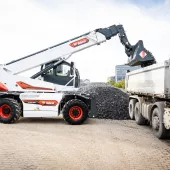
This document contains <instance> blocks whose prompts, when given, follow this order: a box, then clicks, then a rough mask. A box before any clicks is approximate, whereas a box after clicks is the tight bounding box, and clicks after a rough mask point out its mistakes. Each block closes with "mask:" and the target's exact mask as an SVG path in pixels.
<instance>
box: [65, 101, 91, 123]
mask: <svg viewBox="0 0 170 170" xmlns="http://www.w3.org/2000/svg"><path fill="white" fill-rule="evenodd" d="M73 111H74V112H73ZM62 113H63V118H64V120H65V121H66V122H67V123H68V124H71V125H80V124H83V123H84V122H85V121H86V120H87V118H88V108H87V105H86V104H85V103H84V102H83V101H81V100H78V99H72V100H69V101H68V102H67V103H65V105H64V107H63V109H62Z"/></svg>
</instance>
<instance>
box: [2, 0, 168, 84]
mask: <svg viewBox="0 0 170 170" xmlns="http://www.w3.org/2000/svg"><path fill="white" fill-rule="evenodd" d="M169 21H170V0H165V1H164V0H143V1H142V0H127V1H126V0H84V1H80V0H71V1H70V0H15V1H14V0H0V47H1V48H0V59H1V61H0V63H1V64H2V63H6V62H9V61H11V60H14V59H17V58H20V57H23V56H25V55H28V54H30V53H34V52H36V51H38V50H41V49H43V48H46V47H48V46H51V45H55V44H57V43H60V42H62V41H65V40H68V39H70V38H74V37H75V36H78V35H81V34H83V33H86V32H88V31H92V30H94V29H96V28H102V27H108V26H111V25H114V24H119V23H120V24H122V25H123V26H124V28H125V30H126V33H127V36H128V39H129V41H130V43H131V44H135V43H136V42H137V41H138V40H139V39H142V40H143V41H144V46H145V47H146V48H147V49H148V50H149V51H151V52H152V53H153V55H154V56H155V57H156V60H157V61H158V62H163V60H166V59H168V58H170V43H169V40H170V22H169ZM47 57H48V56H47ZM71 60H72V61H74V62H75V63H76V66H77V68H78V69H79V70H80V74H81V77H82V78H89V79H90V80H91V81H106V80H107V77H108V76H112V75H114V66H115V65H118V64H124V63H126V62H127V56H126V54H125V52H124V47H123V46H122V44H121V43H120V41H119V38H118V37H115V38H112V39H111V40H109V41H107V42H106V43H103V44H102V45H100V46H95V47H91V48H89V49H86V50H84V51H82V52H79V53H77V54H76V55H73V57H72V58H71Z"/></svg>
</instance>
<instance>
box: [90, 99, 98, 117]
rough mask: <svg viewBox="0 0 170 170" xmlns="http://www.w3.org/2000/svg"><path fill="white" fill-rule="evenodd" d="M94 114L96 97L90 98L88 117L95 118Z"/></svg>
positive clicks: (95, 111)
mask: <svg viewBox="0 0 170 170" xmlns="http://www.w3.org/2000/svg"><path fill="white" fill-rule="evenodd" d="M96 115H97V108H96V99H95V98H91V103H90V111H89V117H90V118H95V117H96Z"/></svg>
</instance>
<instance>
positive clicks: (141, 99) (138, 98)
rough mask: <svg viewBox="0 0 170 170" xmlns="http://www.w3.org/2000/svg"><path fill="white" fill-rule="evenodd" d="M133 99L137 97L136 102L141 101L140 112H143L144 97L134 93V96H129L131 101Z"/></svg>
mask: <svg viewBox="0 0 170 170" xmlns="http://www.w3.org/2000/svg"><path fill="white" fill-rule="evenodd" d="M131 99H135V100H136V103H137V102H139V107H140V112H142V103H143V98H142V97H139V96H137V95H132V96H129V101H130V100H131Z"/></svg>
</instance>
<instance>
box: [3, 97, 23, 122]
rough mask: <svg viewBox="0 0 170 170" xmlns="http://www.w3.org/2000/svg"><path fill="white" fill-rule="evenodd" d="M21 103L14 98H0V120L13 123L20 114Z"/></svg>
mask: <svg viewBox="0 0 170 170" xmlns="http://www.w3.org/2000/svg"><path fill="white" fill-rule="evenodd" d="M21 113H22V111H21V105H20V104H19V103H18V102H17V101H16V100H14V99H10V98H4V99H3V98H2V99H0V122H2V123H14V122H16V121H17V120H18V119H19V118H20V116H21Z"/></svg>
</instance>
